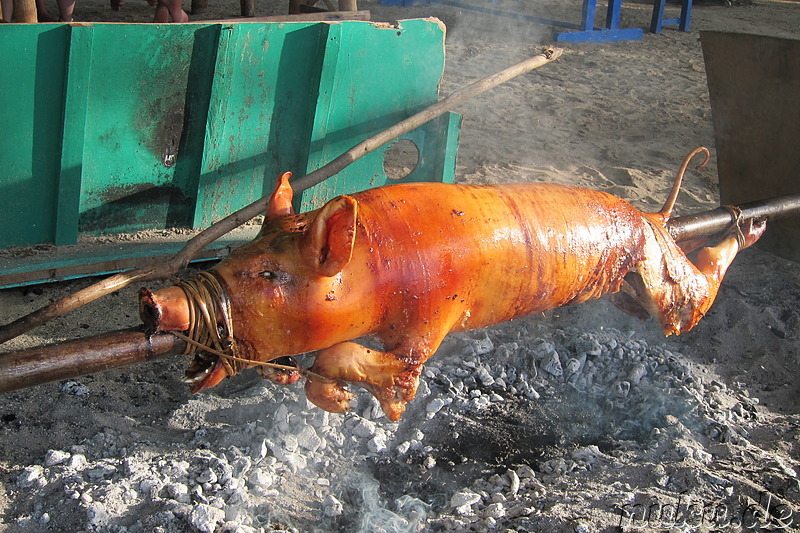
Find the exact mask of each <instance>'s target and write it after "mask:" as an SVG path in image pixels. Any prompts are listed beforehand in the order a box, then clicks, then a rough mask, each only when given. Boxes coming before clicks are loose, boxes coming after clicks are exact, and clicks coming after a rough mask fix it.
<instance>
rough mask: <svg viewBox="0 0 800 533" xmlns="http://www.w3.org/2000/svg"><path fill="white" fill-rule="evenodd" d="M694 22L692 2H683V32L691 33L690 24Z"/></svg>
mask: <svg viewBox="0 0 800 533" xmlns="http://www.w3.org/2000/svg"><path fill="white" fill-rule="evenodd" d="M691 21H692V0H683V5H682V6H681V23H680V29H681V31H689V24H691Z"/></svg>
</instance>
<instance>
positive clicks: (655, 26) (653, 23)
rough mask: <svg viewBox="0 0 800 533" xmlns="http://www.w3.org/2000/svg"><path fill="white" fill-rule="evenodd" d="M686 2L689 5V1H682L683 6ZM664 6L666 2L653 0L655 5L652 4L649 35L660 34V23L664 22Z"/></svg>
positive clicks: (664, 0)
mask: <svg viewBox="0 0 800 533" xmlns="http://www.w3.org/2000/svg"><path fill="white" fill-rule="evenodd" d="M687 1H688V2H689V3H690V5H691V1H690V0H683V2H684V5H685V4H686V2H687ZM666 4H667V0H655V3H654V4H653V18H652V19H651V20H650V32H651V33H661V21H663V20H664V7H665V6H666Z"/></svg>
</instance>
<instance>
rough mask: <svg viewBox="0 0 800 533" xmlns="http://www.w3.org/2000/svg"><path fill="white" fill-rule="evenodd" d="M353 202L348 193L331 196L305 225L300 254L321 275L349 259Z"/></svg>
mask: <svg viewBox="0 0 800 533" xmlns="http://www.w3.org/2000/svg"><path fill="white" fill-rule="evenodd" d="M357 206H358V203H357V202H356V201H355V200H354V199H352V198H351V197H349V196H339V197H338V198H334V199H333V200H331V201H330V202H328V203H327V204H325V206H324V207H323V208H322V209H320V210H319V212H318V213H317V216H315V217H314V221H313V222H312V223H311V225H310V226H309V228H308V232H307V233H306V236H305V242H304V247H303V255H304V257H305V259H306V260H307V261H308V262H309V263H310V264H311V266H312V268H315V269H316V270H317V271H318V272H319V273H320V274H321V275H323V276H335V275H336V274H338V273H339V272H341V271H342V269H344V267H346V266H347V263H349V262H350V257H351V256H352V255H353V243H354V242H355V238H356V211H357Z"/></svg>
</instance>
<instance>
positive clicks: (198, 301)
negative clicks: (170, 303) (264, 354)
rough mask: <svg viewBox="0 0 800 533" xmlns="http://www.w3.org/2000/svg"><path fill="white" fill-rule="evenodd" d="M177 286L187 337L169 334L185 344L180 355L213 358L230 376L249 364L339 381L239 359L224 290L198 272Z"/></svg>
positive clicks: (302, 370) (206, 274)
mask: <svg viewBox="0 0 800 533" xmlns="http://www.w3.org/2000/svg"><path fill="white" fill-rule="evenodd" d="M178 287H180V288H181V290H183V292H184V294H185V295H186V298H187V301H188V302H189V328H188V329H187V333H188V335H184V334H183V333H181V332H178V331H173V332H171V333H172V334H173V335H175V336H176V337H178V338H179V339H181V340H183V341H185V342H186V349H185V350H184V351H183V354H182V355H195V354H196V353H197V352H198V351H205V352H208V353H210V354H213V355H216V356H217V357H219V359H220V361H221V362H222V364H223V366H224V367H225V371H226V372H227V373H228V375H229V376H232V375H234V374H236V373H237V372H238V371H239V370H242V367H243V366H244V364H250V365H258V366H266V367H269V368H276V369H279V370H289V371H295V372H299V373H300V374H301V375H302V376H304V377H305V378H307V379H308V378H312V379H314V380H316V381H322V382H323V383H332V382H336V381H339V380H336V379H333V378H329V377H327V376H323V375H321V374H317V373H316V372H312V371H311V370H308V369H305V368H300V367H299V366H289V365H281V364H278V363H271V362H266V361H255V360H253V359H246V358H244V357H240V356H239V355H238V354H237V353H236V352H237V351H238V349H237V347H236V342H235V339H234V338H233V323H232V321H231V318H230V317H231V309H230V300H228V297H227V293H226V292H225V289H224V288H223V287H222V284H221V283H220V281H219V279H218V278H217V276H216V275H215V274H214V273H212V272H200V273H199V274H197V275H196V276H194V277H193V278H189V279H187V280H184V281H182V282H180V283H179V284H178ZM198 318H202V320H198ZM220 327H221V328H222V330H223V335H224V338H223V335H220ZM209 344H211V345H209ZM237 363H238V364H237Z"/></svg>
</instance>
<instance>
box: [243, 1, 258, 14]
mask: <svg viewBox="0 0 800 533" xmlns="http://www.w3.org/2000/svg"><path fill="white" fill-rule="evenodd" d="M239 5H240V7H241V8H242V16H243V17H255V16H256V2H255V0H240V1H239Z"/></svg>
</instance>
